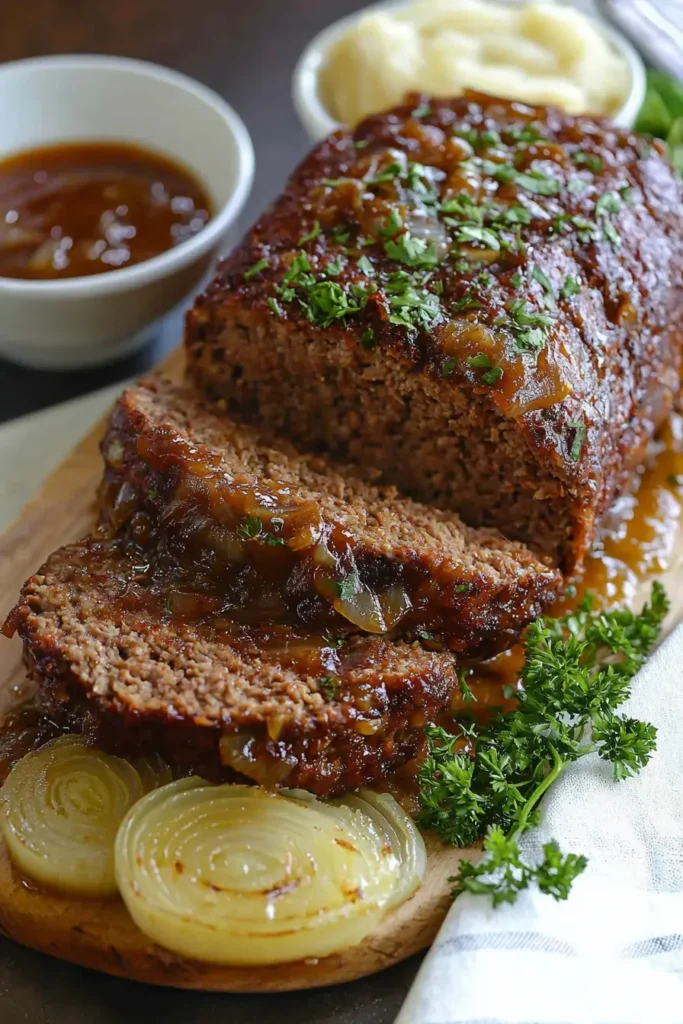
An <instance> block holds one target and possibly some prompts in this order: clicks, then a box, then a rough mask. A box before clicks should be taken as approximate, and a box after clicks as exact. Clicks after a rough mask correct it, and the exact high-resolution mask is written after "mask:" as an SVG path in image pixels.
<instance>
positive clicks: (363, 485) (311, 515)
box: [102, 380, 560, 656]
mask: <svg viewBox="0 0 683 1024" xmlns="http://www.w3.org/2000/svg"><path fill="white" fill-rule="evenodd" d="M102 450H103V453H104V458H105V462H106V465H107V473H106V476H105V482H104V486H103V489H102V499H103V506H104V510H105V516H106V520H107V522H108V524H109V525H110V526H111V527H112V528H113V529H114V530H120V529H122V528H123V527H124V525H125V526H126V529H127V530H128V533H129V535H130V534H132V536H133V539H134V540H135V541H136V542H140V540H141V532H140V531H142V542H143V544H147V545H149V543H150V542H151V543H152V544H161V545H165V548H166V549H167V550H168V551H169V553H170V554H171V555H172V556H173V558H175V559H176V560H177V561H178V562H179V564H180V565H181V566H184V567H185V571H186V572H189V573H190V574H196V573H200V574H201V576H202V581H203V582H202V589H203V592H204V593H206V592H207V590H210V591H211V592H212V593H213V594H215V595H216V601H217V610H218V611H219V612H220V614H222V615H225V614H229V615H231V616H232V617H238V618H240V620H241V621H244V622H251V623H254V622H280V623H289V624H298V625H306V626H310V627H312V628H317V629H322V628H326V629H333V630H334V629H337V628H348V627H349V625H351V626H355V627H356V628H358V629H360V630H364V631H367V632H370V633H373V634H388V633H391V634H392V636H394V637H396V636H397V635H400V636H402V637H404V638H407V639H414V638H415V637H418V638H420V637H421V638H425V637H427V638H428V639H432V638H435V639H436V638H438V640H440V641H442V642H443V644H444V645H445V646H446V647H448V648H450V649H451V650H454V651H458V652H464V653H467V654H468V655H469V656H481V655H482V654H490V653H492V652H493V651H495V650H499V649H500V648H502V647H508V646H510V644H511V643H513V642H514V640H515V638H516V637H517V636H518V635H519V633H520V631H521V630H522V629H523V627H524V626H525V625H526V624H527V623H528V622H529V621H531V620H532V619H533V618H535V617H536V616H537V615H538V614H539V613H540V611H541V610H542V609H543V607H544V606H545V605H547V603H548V602H549V601H550V600H552V598H553V597H554V596H555V594H556V593H557V590H558V588H559V583H560V575H559V573H558V572H557V570H554V569H551V568H548V567H547V566H546V565H544V564H543V562H541V561H539V560H538V559H537V558H536V557H535V556H533V555H532V554H531V553H530V551H529V550H528V549H526V548H525V547H524V546H523V545H522V544H520V543H519V542H512V541H507V540H505V539H504V538H503V537H502V536H501V535H500V534H499V533H497V532H496V531H494V530H476V529H471V528H469V527H467V526H465V525H463V523H462V522H461V520H460V519H459V518H458V516H457V515H456V514H454V513H452V512H446V511H444V510H440V509H434V508H428V507H426V506H424V505H420V504H418V503H416V502H414V501H412V500H410V499H407V498H402V497H400V496H399V495H398V494H397V493H396V491H395V490H394V489H393V488H391V487H376V486H373V485H372V484H370V483H367V482H365V481H362V480H360V479H359V478H358V477H357V476H355V475H353V474H352V473H351V472H350V471H349V470H348V469H346V468H344V467H343V466H335V465H333V464H332V463H331V462H330V461H329V460H326V459H324V458H322V457H319V456H311V455H301V454H299V453H298V452H297V451H296V450H295V449H294V448H292V447H291V446H290V445H288V444H287V443H286V442H283V441H280V440H274V439H273V438H272V437H270V436H266V435H265V434H263V433H262V432H259V431H258V430H256V429H253V428H250V427H247V426H243V425H240V424H238V423H236V422H234V421H232V420H230V419H228V418H226V417H225V416H224V415H220V414H217V413H216V412H215V411H213V410H212V409H211V408H210V407H209V406H207V405H206V404H205V403H204V402H203V401H202V399H201V397H200V395H199V394H198V393H197V392H196V391H194V390H192V389H189V388H185V387H181V386H176V385H173V384H171V383H168V382H164V381H161V380H150V381H148V382H146V383H144V384H142V385H140V386H138V387H136V388H134V389H132V390H129V391H127V392H125V393H124V395H122V397H121V398H120V399H119V401H118V403H117V406H116V408H115V411H114V414H113V416H112V419H111V422H110V425H109V429H108V432H107V434H106V437H105V439H104V442H103V445H102ZM152 535H154V538H155V539H153V540H150V538H151V537H152ZM195 589H196V587H195ZM172 600H173V601H174V602H175V601H176V597H175V595H174V596H173V597H172Z"/></svg>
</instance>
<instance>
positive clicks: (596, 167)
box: [574, 149, 603, 174]
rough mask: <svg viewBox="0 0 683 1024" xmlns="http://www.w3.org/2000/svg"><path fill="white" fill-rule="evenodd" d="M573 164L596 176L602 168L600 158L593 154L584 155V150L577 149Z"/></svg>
mask: <svg viewBox="0 0 683 1024" xmlns="http://www.w3.org/2000/svg"><path fill="white" fill-rule="evenodd" d="M574 163H575V164H579V165H583V166H584V167H587V168H588V170H589V171H592V172H593V174H597V173H598V172H599V171H601V170H602V167H603V160H602V157H600V156H597V155H596V154H595V153H586V151H585V150H584V149H577V151H576V153H574Z"/></svg>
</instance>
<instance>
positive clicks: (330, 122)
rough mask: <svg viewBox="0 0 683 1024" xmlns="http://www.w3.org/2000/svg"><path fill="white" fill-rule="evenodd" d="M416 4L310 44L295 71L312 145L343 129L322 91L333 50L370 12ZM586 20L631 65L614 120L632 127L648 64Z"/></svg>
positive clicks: (401, 2)
mask: <svg viewBox="0 0 683 1024" xmlns="http://www.w3.org/2000/svg"><path fill="white" fill-rule="evenodd" d="M414 2H415V0H381V2H380V3H375V4H371V5H370V6H369V7H364V8H363V9H362V10H360V11H356V12H355V14H350V15H348V16H347V17H345V18H341V19H340V20H339V21H335V22H334V23H333V24H332V25H328V26H327V28H326V29H323V31H322V32H319V33H318V35H317V36H315V37H314V38H313V39H312V40H311V42H310V43H309V44H308V46H307V47H306V49H305V50H304V52H303V53H302V54H301V57H300V58H299V60H298V62H297V65H296V67H295V69H294V75H293V79H292V99H293V101H294V106H295V108H296V112H297V114H298V115H299V120H300V121H301V123H302V125H303V127H304V129H305V131H306V133H307V135H308V137H309V138H310V139H311V141H312V142H319V141H320V139H323V138H324V137H325V136H326V135H329V133H330V132H333V131H335V130H336V129H337V128H339V126H340V122H339V121H338V120H337V119H336V118H335V117H334V116H333V115H332V114H331V113H330V112H329V110H328V109H327V107H326V106H325V103H324V101H323V98H322V95H321V91H320V71H321V68H322V67H323V65H324V64H325V62H326V59H327V55H328V54H329V52H330V50H331V48H332V47H333V46H334V44H335V43H336V42H337V40H338V39H340V38H341V37H342V36H343V35H344V34H345V33H346V32H348V31H349V29H351V28H352V27H353V26H354V25H355V23H356V22H357V21H359V20H360V18H362V17H363V16H364V15H365V14H367V13H368V12H369V11H392V10H397V9H399V8H401V7H409V6H410V5H411V4H412V3H414ZM586 17H587V18H588V19H589V20H590V21H591V22H592V23H593V25H594V26H595V27H596V28H597V29H598V31H599V32H601V33H602V35H603V36H605V38H606V39H607V41H608V42H609V44H610V45H611V46H612V48H613V49H614V50H616V51H617V52H618V53H619V54H620V55H621V56H622V57H623V59H624V61H625V62H626V64H627V65H628V69H629V74H630V76H631V87H630V90H629V93H628V96H627V97H626V100H625V101H624V104H623V106H622V107H621V109H620V110H618V111H617V113H616V114H615V115H614V117H613V118H612V120H613V121H614V122H615V124H617V125H619V126H620V127H621V128H631V127H632V126H633V124H634V122H635V119H636V117H637V116H638V111H639V110H640V108H641V106H642V105H643V100H644V99H645V89H646V79H645V65H644V64H643V61H642V58H641V57H640V55H639V54H638V53H637V51H636V50H635V49H634V47H633V46H631V44H630V42H629V41H628V39H626V37H625V36H623V35H622V34H621V33H620V32H617V30H616V29H614V28H612V26H611V25H608V24H607V23H606V22H604V21H601V20H600V19H598V18H591V17H590V16H589V15H586Z"/></svg>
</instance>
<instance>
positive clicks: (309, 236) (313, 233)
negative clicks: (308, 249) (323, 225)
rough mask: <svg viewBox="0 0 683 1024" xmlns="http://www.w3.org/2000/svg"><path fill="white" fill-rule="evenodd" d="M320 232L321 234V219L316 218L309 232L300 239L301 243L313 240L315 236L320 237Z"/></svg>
mask: <svg viewBox="0 0 683 1024" xmlns="http://www.w3.org/2000/svg"><path fill="white" fill-rule="evenodd" d="M319 234H320V221H319V220H315V221H313V227H312V228H311V230H310V231H309V232H308V234H307V235H302V236H301V238H300V239H299V245H305V244H306V242H312V241H313V240H314V239H315V238H317V237H318V235H319Z"/></svg>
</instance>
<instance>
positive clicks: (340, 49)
mask: <svg viewBox="0 0 683 1024" xmlns="http://www.w3.org/2000/svg"><path fill="white" fill-rule="evenodd" d="M464 88H471V89H478V90H480V91H481V92H488V93H492V94H494V95H498V96H503V97H505V98H507V99H516V100H520V101H522V102H526V103H534V104H550V105H552V106H557V107H561V108H562V109H564V110H566V111H568V112H569V113H571V114H579V113H593V114H607V115H609V114H613V113H614V112H615V111H616V110H618V109H619V107H620V106H621V105H622V103H623V102H624V100H625V98H626V94H627V92H628V88H629V72H628V68H627V67H626V65H625V63H624V61H623V60H622V58H621V57H620V56H619V55H618V54H617V53H615V52H614V50H612V48H611V47H610V45H609V44H608V42H607V41H606V40H605V38H604V37H603V36H602V35H601V33H600V32H599V31H598V30H597V29H596V28H595V27H594V25H593V23H592V22H591V21H590V20H589V19H588V18H586V17H585V16H584V15H583V14H581V12H580V11H578V10H575V9H573V8H571V7H562V6H559V5H558V4H555V3H552V2H533V3H524V4H514V5H503V4H501V3H497V2H495V0H424V2H422V3H416V4H412V5H410V6H406V7H402V8H398V9H396V10H393V11H379V12H372V11H370V12H369V13H368V14H366V15H365V16H364V17H362V18H360V20H359V21H358V22H357V23H356V24H355V25H354V27H353V28H352V29H351V30H350V31H349V32H348V33H347V34H346V35H344V36H343V37H342V38H341V39H340V40H339V41H338V42H337V43H336V44H335V45H334V46H333V48H332V50H331V52H330V54H329V57H328V60H327V61H326V63H325V65H324V67H323V68H322V71H321V89H322V93H323V97H324V100H325V103H326V105H327V107H328V109H329V110H330V112H331V113H332V114H333V115H334V116H335V117H336V118H338V119H339V120H340V121H344V122H346V123H347V124H351V125H354V124H357V123H358V121H360V120H362V118H364V117H366V116H367V115H368V114H372V113H376V112H377V111H380V110H385V109H387V108H388V107H392V106H395V105H396V104H398V103H400V102H401V100H402V99H403V97H404V95H405V94H406V93H407V92H412V91H421V92H428V93H432V94H433V95H436V96H457V95H458V94H459V93H461V92H462V90H463V89H464Z"/></svg>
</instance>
